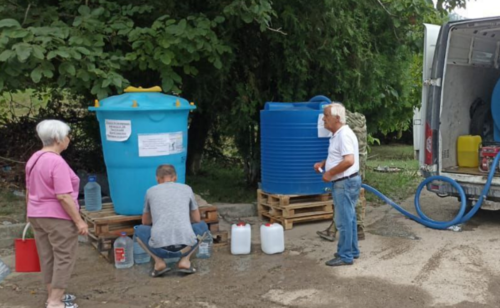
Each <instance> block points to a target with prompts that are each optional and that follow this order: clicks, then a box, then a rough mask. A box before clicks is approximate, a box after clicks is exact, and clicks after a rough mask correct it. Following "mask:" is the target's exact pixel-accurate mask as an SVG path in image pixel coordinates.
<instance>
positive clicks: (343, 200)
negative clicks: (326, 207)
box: [332, 175, 361, 263]
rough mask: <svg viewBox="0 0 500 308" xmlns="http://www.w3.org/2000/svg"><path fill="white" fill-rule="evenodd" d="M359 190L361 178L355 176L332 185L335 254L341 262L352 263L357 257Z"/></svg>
mask: <svg viewBox="0 0 500 308" xmlns="http://www.w3.org/2000/svg"><path fill="white" fill-rule="evenodd" d="M360 189H361V177H360V176H359V175H358V176H355V177H352V178H350V179H345V180H342V181H338V182H335V183H333V188H332V197H333V204H334V207H335V224H336V225H337V229H338V231H339V241H338V244H337V253H338V254H339V256H340V258H341V259H342V261H344V262H347V263H352V262H353V258H354V257H358V256H359V248H358V230H357V221H356V209H355V207H356V203H357V202H358V198H359V191H360Z"/></svg>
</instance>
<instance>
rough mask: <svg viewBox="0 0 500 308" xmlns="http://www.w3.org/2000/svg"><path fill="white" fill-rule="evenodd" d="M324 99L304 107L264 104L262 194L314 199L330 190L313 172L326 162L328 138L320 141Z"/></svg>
mask: <svg viewBox="0 0 500 308" xmlns="http://www.w3.org/2000/svg"><path fill="white" fill-rule="evenodd" d="M330 103H331V102H330V100H329V99H328V98H327V97H324V96H316V97H313V98H312V99H311V100H310V101H309V102H304V103H274V102H268V103H266V104H265V107H264V110H262V111H261V112H260V127H261V163H262V166H261V167H262V168H261V171H262V182H261V185H262V190H263V191H265V192H268V193H272V194H286V195H314V194H322V193H325V192H327V191H329V190H330V188H331V184H329V183H325V182H323V181H322V175H321V174H318V173H316V172H315V171H314V169H313V166H314V164H315V163H317V162H320V161H322V160H324V159H326V157H327V155H328V145H329V138H319V137H318V118H319V115H320V114H322V113H323V106H324V105H327V104H330Z"/></svg>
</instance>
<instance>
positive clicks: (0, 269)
mask: <svg viewBox="0 0 500 308" xmlns="http://www.w3.org/2000/svg"><path fill="white" fill-rule="evenodd" d="M9 274H10V268H9V267H8V266H7V265H6V264H5V263H3V262H2V260H0V282H2V281H3V280H4V279H5V278H6V277H7V276H9Z"/></svg>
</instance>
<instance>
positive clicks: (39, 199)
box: [26, 151, 80, 220]
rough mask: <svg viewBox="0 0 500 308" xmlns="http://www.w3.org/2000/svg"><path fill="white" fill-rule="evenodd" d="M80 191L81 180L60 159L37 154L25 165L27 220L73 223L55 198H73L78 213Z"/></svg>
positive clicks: (52, 155)
mask: <svg viewBox="0 0 500 308" xmlns="http://www.w3.org/2000/svg"><path fill="white" fill-rule="evenodd" d="M37 159H38V161H37ZM35 162H36V164H35ZM33 164H35V165H34V166H33ZM28 176H29V178H28ZM79 187H80V179H79V178H78V176H77V175H76V174H75V172H73V170H71V168H70V167H69V165H68V164H67V163H66V161H65V160H64V159H63V158H62V157H61V156H60V155H58V154H56V153H52V152H43V151H38V152H36V153H35V154H33V155H32V156H31V158H30V159H29V160H28V162H27V163H26V189H28V191H29V196H28V198H29V200H28V217H35V218H36V217H49V218H59V219H66V220H71V217H70V216H69V215H68V213H66V211H65V210H64V208H63V207H62V205H61V203H60V202H59V200H57V196H56V195H62V194H71V196H72V197H73V200H75V204H76V207H77V210H78V209H79V205H78V190H79Z"/></svg>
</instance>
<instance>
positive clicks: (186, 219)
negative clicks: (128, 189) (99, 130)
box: [144, 182, 198, 248]
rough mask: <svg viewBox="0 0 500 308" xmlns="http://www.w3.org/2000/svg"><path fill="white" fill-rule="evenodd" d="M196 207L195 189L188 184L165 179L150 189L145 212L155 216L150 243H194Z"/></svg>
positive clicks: (158, 245) (145, 202)
mask: <svg viewBox="0 0 500 308" xmlns="http://www.w3.org/2000/svg"><path fill="white" fill-rule="evenodd" d="M197 208H198V204H197V203H196V200H195V198H194V194H193V190H192V189H191V187H189V186H187V185H184V184H180V183H174V182H166V183H163V184H158V185H156V186H153V187H151V188H150V189H148V191H147V193H146V198H145V201H144V213H151V217H152V219H153V227H152V229H151V239H150V240H149V246H151V247H153V248H161V247H166V246H171V245H188V246H193V245H195V244H196V235H195V234H194V232H193V228H192V227H191V216H190V213H191V211H193V210H196V209H197Z"/></svg>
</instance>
